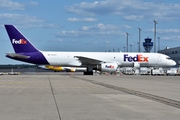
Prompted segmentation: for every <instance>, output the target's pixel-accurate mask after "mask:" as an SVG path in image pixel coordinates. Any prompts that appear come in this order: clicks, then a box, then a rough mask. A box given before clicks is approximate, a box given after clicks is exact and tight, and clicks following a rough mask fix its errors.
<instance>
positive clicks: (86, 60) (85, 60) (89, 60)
mask: <svg viewBox="0 0 180 120" xmlns="http://www.w3.org/2000/svg"><path fill="white" fill-rule="evenodd" d="M75 57H76V58H78V59H79V60H80V61H81V63H82V64H83V65H92V64H100V63H102V62H103V61H101V60H97V59H92V58H88V57H83V56H75Z"/></svg>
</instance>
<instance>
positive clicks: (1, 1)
mask: <svg viewBox="0 0 180 120" xmlns="http://www.w3.org/2000/svg"><path fill="white" fill-rule="evenodd" d="M29 5H31V6H37V5H38V3H37V2H34V1H30V2H29V3H26V4H22V3H19V2H13V1H12V0H0V8H3V9H7V10H25V7H26V6H29Z"/></svg>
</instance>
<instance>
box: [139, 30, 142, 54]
mask: <svg viewBox="0 0 180 120" xmlns="http://www.w3.org/2000/svg"><path fill="white" fill-rule="evenodd" d="M138 29H139V52H141V30H142V29H141V27H139V28H138Z"/></svg>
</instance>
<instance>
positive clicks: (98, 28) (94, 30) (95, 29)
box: [56, 23, 125, 38]
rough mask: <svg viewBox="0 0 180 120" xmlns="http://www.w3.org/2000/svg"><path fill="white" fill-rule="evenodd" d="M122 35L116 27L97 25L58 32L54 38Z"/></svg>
mask: <svg viewBox="0 0 180 120" xmlns="http://www.w3.org/2000/svg"><path fill="white" fill-rule="evenodd" d="M124 34H125V33H124V32H122V31H121V30H120V27H118V26H115V25H111V24H107V25H105V24H102V23H99V24H96V25H93V26H83V27H82V28H80V29H79V30H70V31H60V32H58V33H56V37H88V38H89V37H94V36H96V37H99V36H101V37H102V36H103V37H111V36H112V37H115V36H119V35H124Z"/></svg>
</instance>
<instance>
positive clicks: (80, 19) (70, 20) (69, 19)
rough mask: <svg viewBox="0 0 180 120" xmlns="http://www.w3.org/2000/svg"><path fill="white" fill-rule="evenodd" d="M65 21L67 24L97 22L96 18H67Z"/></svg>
mask: <svg viewBox="0 0 180 120" xmlns="http://www.w3.org/2000/svg"><path fill="white" fill-rule="evenodd" d="M66 21H69V22H94V21H97V19H96V18H68V19H67V20H66Z"/></svg>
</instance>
